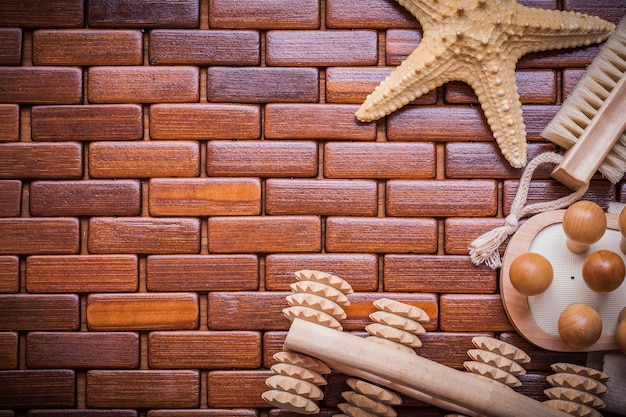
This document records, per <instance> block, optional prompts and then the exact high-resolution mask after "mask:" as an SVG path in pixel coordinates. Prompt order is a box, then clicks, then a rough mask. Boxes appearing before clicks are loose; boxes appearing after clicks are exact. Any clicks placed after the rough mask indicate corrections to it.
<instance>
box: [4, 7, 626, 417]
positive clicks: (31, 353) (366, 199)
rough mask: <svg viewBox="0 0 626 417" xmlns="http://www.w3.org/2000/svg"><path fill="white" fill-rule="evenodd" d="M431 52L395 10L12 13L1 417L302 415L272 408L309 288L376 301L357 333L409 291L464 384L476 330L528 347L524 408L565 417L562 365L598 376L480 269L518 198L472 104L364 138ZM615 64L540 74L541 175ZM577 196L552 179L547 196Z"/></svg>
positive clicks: (564, 64)
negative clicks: (557, 370) (553, 137)
mask: <svg viewBox="0 0 626 417" xmlns="http://www.w3.org/2000/svg"><path fill="white" fill-rule="evenodd" d="M524 3H526V4H529V5H533V6H538V7H544V8H565V9H571V10H577V11H582V12H588V13H593V14H596V15H599V16H601V17H604V18H606V19H608V20H611V21H613V22H617V21H618V20H619V18H620V16H621V15H623V14H624V13H625V12H626V4H625V3H624V2H619V1H618V2H615V1H600V0H597V1H591V2H590V1H587V0H564V1H562V2H561V1H558V2H557V1H555V0H527V1H525V2H524ZM420 37H421V31H420V29H419V25H418V24H417V22H416V21H415V20H414V19H413V18H412V17H411V16H410V15H409V14H408V13H407V12H406V11H404V9H402V8H401V7H400V6H398V5H397V4H396V3H395V2H394V1H392V0H326V1H324V0H322V1H316V0H281V1H265V0H258V1H254V2H253V1H248V0H228V1H227V0H179V1H176V2H174V1H167V0H150V1H142V2H140V1H132V0H115V1H105V0H89V1H83V0H47V1H45V2H43V1H34V0H33V1H29V0H25V1H22V2H9V1H3V2H0V142H2V143H0V217H1V218H0V416H14V415H15V416H21V415H26V414H28V415H29V416H42V415H80V416H92V415H93V416H96V415H97V416H109V415H110V416H113V415H114V416H138V415H139V416H144V415H148V416H150V417H159V416H168V417H174V416H191V415H193V416H208V415H211V416H261V415H267V414H268V413H269V415H272V416H276V415H279V414H280V415H287V414H288V413H281V412H278V411H276V410H270V409H269V408H268V406H267V404H266V403H264V402H263V401H262V400H261V398H260V394H261V392H263V391H264V390H265V389H266V388H265V385H264V380H265V378H266V377H268V376H269V375H270V374H271V371H269V367H270V366H271V365H272V364H273V363H274V362H273V361H274V360H273V358H272V354H273V353H275V352H277V351H279V350H280V349H281V345H282V341H283V339H284V337H285V334H286V331H287V329H288V326H289V322H288V321H287V319H285V318H284V317H283V316H282V314H281V309H282V308H284V307H285V306H286V302H285V295H286V294H287V291H288V290H289V284H290V283H291V282H292V281H293V275H292V274H293V272H294V271H296V270H298V269H304V268H306V269H321V270H324V271H327V272H332V273H335V274H337V275H339V276H341V277H343V278H345V279H347V280H348V281H349V282H350V283H351V284H352V285H353V287H354V288H355V290H356V293H355V294H354V295H353V296H352V297H351V301H352V305H351V306H350V307H349V308H348V315H349V319H348V320H347V321H346V323H345V328H346V329H347V330H349V331H355V332H363V329H364V326H365V325H366V324H367V323H368V322H369V321H368V318H367V316H368V314H369V313H370V312H371V311H372V308H373V307H371V302H372V301H373V300H375V299H377V298H379V297H380V296H381V295H382V294H381V293H382V292H385V296H388V297H392V298H396V299H399V300H402V301H405V302H409V303H412V304H414V305H418V306H420V307H422V308H423V309H425V310H426V311H427V312H428V313H429V315H430V316H431V318H432V320H431V322H430V323H428V324H427V326H426V327H427V330H428V332H429V333H428V334H427V335H426V336H425V337H424V338H423V341H424V347H423V348H421V349H420V351H419V352H420V354H421V355H423V356H425V357H427V358H430V359H433V360H436V361H439V362H442V363H444V364H446V365H449V366H452V367H455V368H461V367H462V362H463V361H464V360H465V352H466V350H467V349H468V348H470V347H471V342H470V340H471V337H472V336H474V335H477V334H480V335H484V334H487V335H493V336H497V337H500V338H502V339H503V340H506V341H509V342H512V343H514V344H516V345H517V346H519V347H521V348H523V349H525V350H526V351H527V352H528V353H529V354H530V356H531V357H532V358H533V362H532V363H531V364H530V366H529V367H528V369H529V371H530V372H529V374H528V375H526V376H524V377H523V381H524V388H522V389H521V391H522V392H524V393H525V394H528V395H530V396H533V397H534V398H538V399H543V394H542V390H543V389H544V388H545V387H546V382H545V373H546V372H548V371H549V364H551V363H553V362H556V361H572V362H577V363H582V362H584V360H585V357H584V355H583V354H558V355H555V354H554V353H551V352H547V351H543V350H541V349H538V348H536V347H533V346H531V345H530V344H528V343H527V342H525V341H524V340H523V339H522V338H521V337H520V336H519V335H517V334H516V333H515V331H514V328H513V327H512V325H511V323H510V322H509V321H508V319H507V317H506V314H505V312H504V309H503V306H502V303H501V301H500V297H499V295H498V276H497V274H496V272H494V271H492V270H490V269H488V268H485V267H474V266H472V265H471V263H470V262H469V258H468V250H467V246H468V243H469V242H470V241H472V240H473V239H474V238H475V237H477V236H478V235H480V234H481V233H483V232H484V231H486V230H489V229H490V228H492V227H494V226H496V225H499V224H500V223H501V222H502V217H504V216H505V215H507V214H508V211H509V208H510V205H511V202H512V199H513V197H514V195H515V191H516V188H517V185H518V178H519V176H520V172H519V171H518V170H514V169H512V168H510V167H509V166H508V164H507V163H506V162H505V161H504V160H503V159H502V158H501V156H500V153H499V151H498V149H497V147H496V146H495V143H494V141H493V138H492V136H491V133H490V131H489V129H488V127H487V124H486V121H485V118H484V116H483V114H482V112H481V111H480V109H479V106H478V105H477V104H476V97H475V96H474V95H473V93H472V91H471V90H470V89H469V87H467V86H466V85H464V84H462V83H449V84H447V85H445V86H444V87H441V88H439V89H437V90H436V91H433V92H431V93H429V94H426V95H425V96H423V97H422V98H420V99H419V100H417V101H416V102H415V103H413V104H412V105H411V106H409V107H407V108H406V109H404V110H403V111H400V112H397V113H395V114H393V115H391V116H389V117H387V118H385V119H384V120H381V121H379V122H377V123H367V124H365V123H358V122H357V121H356V120H355V117H354V112H355V111H356V109H357V108H358V105H359V103H361V102H362V101H363V100H364V98H365V96H366V95H367V94H368V93H369V92H371V90H373V88H374V87H375V86H376V85H377V84H378V83H379V82H380V81H381V80H382V79H383V78H384V77H385V76H386V75H387V74H388V73H389V72H390V70H391V69H392V68H393V67H394V66H396V65H398V64H399V63H400V62H401V61H402V60H403V59H404V58H405V57H406V55H407V54H408V53H410V52H411V50H412V49H413V48H414V47H415V46H416V45H417V44H418V43H419V40H420ZM597 51H598V47H596V46H593V47H588V48H578V49H575V50H567V51H548V52H545V53H539V54H531V55H528V56H526V57H524V58H523V59H522V60H521V61H520V62H519V70H518V83H519V89H520V93H521V98H522V102H523V109H524V114H525V118H526V124H527V130H528V134H529V141H530V156H531V157H532V156H534V155H536V154H538V153H540V152H543V151H545V150H551V149H554V146H553V145H551V144H549V143H547V142H544V141H543V140H542V139H541V138H540V136H539V133H540V132H541V130H542V129H543V127H544V126H545V125H546V123H547V122H548V121H549V120H550V119H551V117H552V116H553V115H554V113H555V112H556V110H557V109H558V106H559V104H560V103H561V100H562V98H563V97H564V96H565V95H566V94H567V92H568V91H570V90H571V89H572V88H573V86H574V85H575V83H576V81H577V80H578V79H579V77H580V76H581V74H582V72H583V69H584V67H585V66H586V65H587V64H589V62H591V60H592V59H593V57H594V56H595V54H596V53H597ZM625 188H626V183H625V182H622V183H621V184H618V186H616V187H613V186H611V185H610V184H609V183H608V182H605V181H603V180H601V179H597V180H594V181H593V184H592V186H591V188H590V191H589V192H588V195H587V196H586V198H588V199H592V200H594V201H597V202H599V203H600V204H602V205H604V206H606V204H607V203H608V202H609V201H613V200H616V199H617V200H621V201H623V202H626V193H625V192H624V191H625ZM566 193H567V191H566V189H565V188H564V187H563V186H560V185H559V184H558V183H555V181H553V180H551V179H550V176H549V172H548V171H544V172H542V173H540V174H539V175H538V177H537V179H536V180H535V181H533V183H532V185H531V197H530V199H531V201H534V200H547V199H553V198H556V197H560V196H562V195H564V194H566ZM344 380H345V377H343V376H342V375H339V374H334V375H332V376H331V377H330V382H329V385H328V387H327V388H326V393H327V396H326V399H325V403H323V407H324V409H325V410H327V411H324V413H326V414H328V415H331V414H332V412H331V410H332V409H333V408H334V407H335V406H336V404H337V403H338V402H340V401H341V397H340V393H341V391H342V390H344V388H345V384H344ZM398 411H399V413H400V415H403V416H411V415H429V416H442V415H444V414H445V412H444V411H442V410H439V409H436V408H434V407H431V406H428V405H426V404H423V403H419V402H417V401H415V400H411V399H408V398H407V399H406V400H405V404H404V406H403V407H400V408H398Z"/></svg>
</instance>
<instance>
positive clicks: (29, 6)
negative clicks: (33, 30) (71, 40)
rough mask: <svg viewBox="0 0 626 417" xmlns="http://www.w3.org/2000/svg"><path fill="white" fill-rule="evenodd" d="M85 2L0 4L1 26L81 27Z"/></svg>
mask: <svg viewBox="0 0 626 417" xmlns="http://www.w3.org/2000/svg"><path fill="white" fill-rule="evenodd" d="M83 3H84V2H83V0H49V1H45V2H43V3H42V2H40V1H37V0H25V1H20V2H12V1H7V2H4V1H3V2H0V26H8V27H47V28H48V27H49V28H54V27H64V28H70V27H81V26H83V24H84V13H85V9H84V5H83Z"/></svg>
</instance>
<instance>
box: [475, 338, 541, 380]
mask: <svg viewBox="0 0 626 417" xmlns="http://www.w3.org/2000/svg"><path fill="white" fill-rule="evenodd" d="M472 343H473V344H474V346H476V349H470V350H469V351H468V352H467V354H468V356H469V357H470V358H472V360H471V361H466V362H464V363H463V366H464V367H465V369H466V370H468V371H470V372H473V373H475V374H478V375H482V376H485V377H488V378H491V379H493V380H495V381H498V382H500V383H502V384H504V385H506V386H508V387H512V388H513V387H519V386H520V385H522V383H521V381H520V380H519V379H518V378H517V377H518V376H520V375H523V374H525V373H526V370H525V369H524V367H523V364H525V363H528V362H530V358H529V357H528V355H527V354H526V353H525V352H524V351H522V350H521V349H518V348H516V347H515V346H513V345H511V344H509V343H506V342H503V341H501V340H498V339H494V338H492V337H482V336H479V337H474V338H473V339H472Z"/></svg>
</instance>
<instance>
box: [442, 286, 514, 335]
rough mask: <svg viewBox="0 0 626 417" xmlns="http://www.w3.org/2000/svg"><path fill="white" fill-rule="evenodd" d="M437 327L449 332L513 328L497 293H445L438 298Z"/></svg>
mask: <svg viewBox="0 0 626 417" xmlns="http://www.w3.org/2000/svg"><path fill="white" fill-rule="evenodd" d="M440 308H441V317H440V320H439V327H440V328H441V330H443V331H451V332H484V331H487V332H499V331H500V332H501V331H511V330H514V329H513V326H512V325H511V323H510V322H509V319H508V318H507V315H506V312H505V311H504V306H503V305H502V299H501V298H500V295H499V294H445V295H442V296H441V299H440Z"/></svg>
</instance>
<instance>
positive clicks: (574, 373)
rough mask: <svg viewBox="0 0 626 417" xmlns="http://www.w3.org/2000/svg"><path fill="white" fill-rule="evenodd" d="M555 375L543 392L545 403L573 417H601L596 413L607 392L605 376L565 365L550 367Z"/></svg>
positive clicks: (593, 371)
mask: <svg viewBox="0 0 626 417" xmlns="http://www.w3.org/2000/svg"><path fill="white" fill-rule="evenodd" d="M552 370H553V371H554V372H555V373H554V374H552V375H549V376H548V378H547V380H548V383H549V384H550V385H551V386H552V388H549V389H547V390H545V391H544V392H545V394H546V396H547V397H548V398H549V400H548V401H546V402H545V403H546V404H548V405H549V406H550V407H553V408H556V409H558V410H561V411H564V412H565V413H567V414H570V415H572V416H575V417H602V414H600V413H599V412H598V411H597V409H600V408H604V406H605V403H604V401H603V400H602V399H601V398H600V397H601V396H602V395H603V394H605V393H606V392H607V388H606V385H605V384H604V383H605V382H606V381H607V380H608V379H609V377H608V375H607V374H605V373H604V372H601V371H598V370H595V369H592V368H587V367H584V366H580V365H574V364H568V363H555V364H554V365H552Z"/></svg>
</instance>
